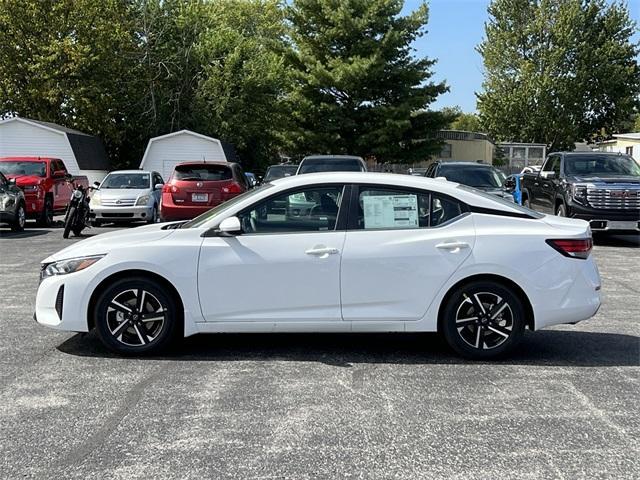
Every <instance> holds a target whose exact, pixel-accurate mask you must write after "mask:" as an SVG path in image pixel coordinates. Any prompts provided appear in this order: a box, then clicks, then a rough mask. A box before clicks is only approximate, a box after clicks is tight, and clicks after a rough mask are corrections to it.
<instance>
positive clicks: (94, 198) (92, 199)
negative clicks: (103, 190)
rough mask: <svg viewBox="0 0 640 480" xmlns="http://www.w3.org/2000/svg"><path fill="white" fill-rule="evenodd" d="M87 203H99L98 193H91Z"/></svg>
mask: <svg viewBox="0 0 640 480" xmlns="http://www.w3.org/2000/svg"><path fill="white" fill-rule="evenodd" d="M89 203H90V204H92V205H100V193H99V192H96V193H94V194H93V195H91V199H90V200H89Z"/></svg>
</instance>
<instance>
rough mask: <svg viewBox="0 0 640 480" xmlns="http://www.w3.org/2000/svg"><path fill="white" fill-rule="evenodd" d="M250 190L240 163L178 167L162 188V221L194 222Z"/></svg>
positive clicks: (184, 164) (203, 163) (194, 163)
mask: <svg viewBox="0 0 640 480" xmlns="http://www.w3.org/2000/svg"><path fill="white" fill-rule="evenodd" d="M248 188H249V184H248V183H247V178H246V177H245V175H244V172H243V171H242V168H241V167H240V165H238V164H237V163H228V162H185V163H179V164H178V165H176V166H175V168H174V170H173V173H172V174H171V178H170V179H169V181H168V182H167V183H165V185H164V187H163V188H162V201H161V202H160V218H161V219H162V221H165V222H167V221H169V222H170V221H174V220H189V219H192V218H194V217H197V216H198V215H200V214H201V213H204V212H206V211H207V210H210V209H211V208H213V207H215V206H216V205H219V204H221V203H222V202H225V201H227V200H229V199H230V198H233V197H235V196H236V195H239V194H240V193H243V192H246V191H247V189H248Z"/></svg>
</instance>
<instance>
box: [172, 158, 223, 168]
mask: <svg viewBox="0 0 640 480" xmlns="http://www.w3.org/2000/svg"><path fill="white" fill-rule="evenodd" d="M233 164H234V162H225V161H218V160H215V161H214V160H200V161H198V160H192V161H189V162H180V163H176V165H175V166H176V167H182V166H185V165H225V166H227V167H229V166H231V165H233Z"/></svg>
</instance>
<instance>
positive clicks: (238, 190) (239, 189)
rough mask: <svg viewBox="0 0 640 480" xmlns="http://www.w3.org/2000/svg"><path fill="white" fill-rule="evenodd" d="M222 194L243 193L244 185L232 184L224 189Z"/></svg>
mask: <svg viewBox="0 0 640 480" xmlns="http://www.w3.org/2000/svg"><path fill="white" fill-rule="evenodd" d="M222 193H242V185H240V184H239V183H236V182H233V183H230V184H229V185H227V186H226V187H222Z"/></svg>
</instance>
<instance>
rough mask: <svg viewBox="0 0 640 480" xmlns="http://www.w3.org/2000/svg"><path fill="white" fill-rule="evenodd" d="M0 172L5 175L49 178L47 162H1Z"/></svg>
mask: <svg viewBox="0 0 640 480" xmlns="http://www.w3.org/2000/svg"><path fill="white" fill-rule="evenodd" d="M0 172H2V173H4V174H5V175H33V176H36V177H43V178H44V177H46V176H47V164H46V162H0Z"/></svg>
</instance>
